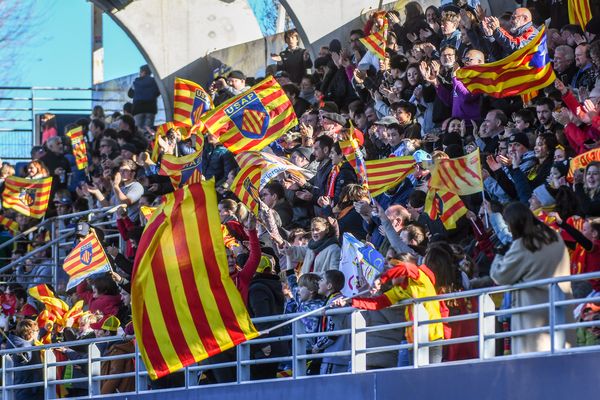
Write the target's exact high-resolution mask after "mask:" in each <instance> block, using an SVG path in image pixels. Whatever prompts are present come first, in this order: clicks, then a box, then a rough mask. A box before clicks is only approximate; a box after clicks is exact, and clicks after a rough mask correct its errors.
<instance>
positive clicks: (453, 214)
mask: <svg viewBox="0 0 600 400" xmlns="http://www.w3.org/2000/svg"><path fill="white" fill-rule="evenodd" d="M423 211H424V212H425V213H427V215H429V218H431V219H432V220H434V221H435V220H436V219H438V218H439V219H440V220H441V221H442V223H443V224H444V227H445V228H446V229H454V228H456V221H458V220H459V218H461V217H462V216H464V215H465V214H466V213H467V211H468V210H467V207H465V204H464V203H463V201H462V200H461V199H460V196H459V195H457V194H456V193H451V192H447V191H445V190H436V189H429V191H428V192H427V197H426V198H425V207H424V209H423Z"/></svg>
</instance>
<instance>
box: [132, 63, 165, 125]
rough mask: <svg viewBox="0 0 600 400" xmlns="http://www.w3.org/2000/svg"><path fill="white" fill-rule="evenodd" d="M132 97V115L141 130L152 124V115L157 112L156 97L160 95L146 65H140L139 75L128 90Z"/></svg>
mask: <svg viewBox="0 0 600 400" xmlns="http://www.w3.org/2000/svg"><path fill="white" fill-rule="evenodd" d="M127 95H128V96H129V97H131V98H132V99H133V112H132V114H133V117H134V118H135V124H136V125H137V127H138V128H140V129H141V130H144V129H145V128H146V127H152V126H154V117H156V113H157V112H158V108H157V105H156V99H157V98H158V96H160V92H159V90H158V86H157V85H156V81H155V80H154V78H153V77H152V73H151V72H150V68H149V67H148V66H147V65H142V66H141V67H140V76H139V77H137V78H135V80H134V81H133V84H132V85H131V88H130V89H129V92H128V93H127Z"/></svg>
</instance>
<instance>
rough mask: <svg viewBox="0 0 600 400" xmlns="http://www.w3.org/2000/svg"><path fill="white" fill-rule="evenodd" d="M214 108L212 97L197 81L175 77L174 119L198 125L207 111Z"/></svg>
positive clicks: (186, 123) (189, 124) (188, 124)
mask: <svg viewBox="0 0 600 400" xmlns="http://www.w3.org/2000/svg"><path fill="white" fill-rule="evenodd" d="M212 108H213V102H212V98H211V97H210V95H209V94H208V93H206V90H204V88H203V87H202V86H200V85H198V84H197V83H196V82H192V81H188V80H186V79H181V78H175V95H174V97H173V120H174V121H175V122H181V123H182V124H184V125H187V126H192V125H196V123H198V121H200V117H201V116H202V114H204V113H205V112H206V111H208V110H210V109H212Z"/></svg>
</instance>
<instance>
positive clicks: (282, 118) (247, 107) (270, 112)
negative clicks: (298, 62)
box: [202, 77, 298, 154]
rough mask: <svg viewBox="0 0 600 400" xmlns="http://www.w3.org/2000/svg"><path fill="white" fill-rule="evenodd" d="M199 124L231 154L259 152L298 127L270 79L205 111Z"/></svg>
mask: <svg viewBox="0 0 600 400" xmlns="http://www.w3.org/2000/svg"><path fill="white" fill-rule="evenodd" d="M202 122H204V127H205V129H206V130H207V131H208V133H210V134H212V135H215V136H216V137H218V138H219V140H220V141H221V143H223V145H224V146H225V147H227V148H228V149H229V151H231V152H232V153H234V154H238V153H241V152H243V151H251V150H261V149H263V148H265V147H266V146H268V145H269V144H270V143H271V142H273V141H274V140H276V139H277V138H279V137H280V136H281V135H283V134H284V133H286V132H287V131H288V130H290V129H292V128H293V127H294V126H296V125H298V119H297V118H296V114H295V113H294V107H293V105H292V103H291V102H290V100H289V99H288V97H287V96H286V95H285V92H284V91H283V89H282V88H281V86H280V85H279V83H277V81H276V80H275V78H273V77H268V78H266V79H264V80H263V81H261V82H259V83H258V84H256V85H254V86H253V87H252V88H250V89H249V90H248V91H246V92H244V93H242V94H240V95H238V96H235V97H234V98H232V99H230V100H228V101H226V102H225V103H223V104H222V105H220V106H219V107H218V108H216V109H214V110H212V111H208V112H207V113H205V114H204V115H203V116H202Z"/></svg>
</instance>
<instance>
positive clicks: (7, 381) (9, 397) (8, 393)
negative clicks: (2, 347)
mask: <svg viewBox="0 0 600 400" xmlns="http://www.w3.org/2000/svg"><path fill="white" fill-rule="evenodd" d="M12 367H13V360H12V358H11V357H10V355H8V354H3V355H2V400H13V399H14V398H15V394H14V393H15V392H14V390H13V389H5V387H6V386H12V385H13V384H14V374H15V373H14V372H13V371H10V372H8V373H7V370H8V369H11V368H12Z"/></svg>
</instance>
